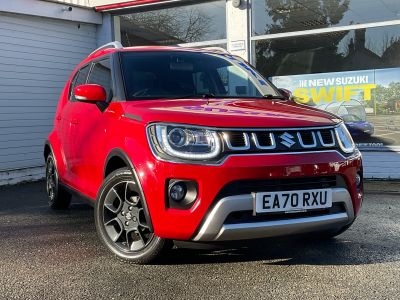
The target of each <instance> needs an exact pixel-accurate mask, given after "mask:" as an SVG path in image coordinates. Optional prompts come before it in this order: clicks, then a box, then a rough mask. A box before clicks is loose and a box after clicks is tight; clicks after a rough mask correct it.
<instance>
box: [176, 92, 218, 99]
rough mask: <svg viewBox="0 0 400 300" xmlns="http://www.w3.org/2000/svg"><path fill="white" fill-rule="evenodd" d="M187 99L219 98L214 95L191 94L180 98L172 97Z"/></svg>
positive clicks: (179, 97)
mask: <svg viewBox="0 0 400 300" xmlns="http://www.w3.org/2000/svg"><path fill="white" fill-rule="evenodd" d="M185 98H196V99H197V98H199V99H201V98H202V99H208V98H217V96H215V95H214V94H213V93H198V94H189V95H183V96H178V97H171V99H185Z"/></svg>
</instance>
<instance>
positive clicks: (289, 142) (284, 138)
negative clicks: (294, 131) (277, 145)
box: [279, 132, 296, 148]
mask: <svg viewBox="0 0 400 300" xmlns="http://www.w3.org/2000/svg"><path fill="white" fill-rule="evenodd" d="M279 138H280V139H281V144H282V145H285V146H286V147H288V148H290V147H292V146H293V145H294V144H296V142H295V141H294V140H293V139H294V136H293V135H291V134H290V133H287V132H285V133H284V134H282V135H280V136H279Z"/></svg>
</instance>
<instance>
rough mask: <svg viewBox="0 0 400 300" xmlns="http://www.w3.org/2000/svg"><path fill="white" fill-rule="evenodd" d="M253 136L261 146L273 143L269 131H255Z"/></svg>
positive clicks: (269, 145) (268, 145)
mask: <svg viewBox="0 0 400 300" xmlns="http://www.w3.org/2000/svg"><path fill="white" fill-rule="evenodd" d="M255 136H256V138H257V142H258V144H259V145H260V146H261V147H271V146H273V145H274V141H273V137H272V135H271V133H270V132H264V131H260V132H256V133H255Z"/></svg>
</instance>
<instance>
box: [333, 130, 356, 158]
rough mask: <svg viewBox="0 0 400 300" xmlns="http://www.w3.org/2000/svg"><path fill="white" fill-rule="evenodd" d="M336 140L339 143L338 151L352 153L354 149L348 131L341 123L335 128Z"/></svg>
mask: <svg viewBox="0 0 400 300" xmlns="http://www.w3.org/2000/svg"><path fill="white" fill-rule="evenodd" d="M335 133H336V138H337V140H338V142H339V146H340V149H342V151H343V152H345V153H353V152H354V150H355V149H356V145H355V144H354V141H353V138H352V137H351V135H350V133H349V131H348V130H347V128H346V125H344V123H341V124H340V125H339V126H338V127H336V128H335Z"/></svg>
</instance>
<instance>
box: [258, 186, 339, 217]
mask: <svg viewBox="0 0 400 300" xmlns="http://www.w3.org/2000/svg"><path fill="white" fill-rule="evenodd" d="M254 195H255V197H254V199H255V205H254V211H255V213H256V214H257V213H270V212H296V211H305V210H309V209H322V208H329V207H332V190H331V189H314V190H298V191H285V192H265V193H254Z"/></svg>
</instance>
